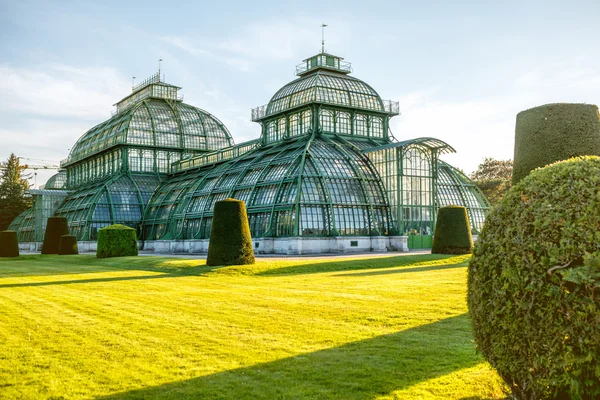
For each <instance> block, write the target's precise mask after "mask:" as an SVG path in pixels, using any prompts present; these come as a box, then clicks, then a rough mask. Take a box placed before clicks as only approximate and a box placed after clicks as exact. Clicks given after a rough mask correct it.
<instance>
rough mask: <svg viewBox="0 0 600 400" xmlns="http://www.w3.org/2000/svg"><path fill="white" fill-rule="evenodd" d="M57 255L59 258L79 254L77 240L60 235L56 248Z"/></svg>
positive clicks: (70, 236)
mask: <svg viewBox="0 0 600 400" xmlns="http://www.w3.org/2000/svg"><path fill="white" fill-rule="evenodd" d="M58 254H59V255H61V256H65V255H70V254H79V248H78V247H77V238H76V237H75V236H73V235H62V236H61V237H60V245H59V246H58Z"/></svg>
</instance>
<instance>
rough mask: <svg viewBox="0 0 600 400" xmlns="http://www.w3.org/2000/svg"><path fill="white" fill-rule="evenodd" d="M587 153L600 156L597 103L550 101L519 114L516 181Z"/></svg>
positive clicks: (514, 175)
mask: <svg viewBox="0 0 600 400" xmlns="http://www.w3.org/2000/svg"><path fill="white" fill-rule="evenodd" d="M586 155H600V114H598V107H597V106H595V105H592V104H568V103H557V104H546V105H543V106H539V107H535V108H531V109H529V110H525V111H521V112H520V113H519V114H517V123H516V127H515V154H514V165H513V175H512V179H513V183H516V182H518V181H520V180H521V179H522V178H523V177H525V176H527V175H528V174H529V172H531V171H532V170H534V169H536V168H540V167H543V166H545V165H548V164H551V163H554V162H557V161H561V160H566V159H568V158H571V157H575V156H586Z"/></svg>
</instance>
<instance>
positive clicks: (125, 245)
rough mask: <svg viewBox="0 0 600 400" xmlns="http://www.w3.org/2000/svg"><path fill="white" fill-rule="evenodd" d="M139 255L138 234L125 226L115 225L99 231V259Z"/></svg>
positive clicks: (97, 252)
mask: <svg viewBox="0 0 600 400" xmlns="http://www.w3.org/2000/svg"><path fill="white" fill-rule="evenodd" d="M137 255H138V243H137V232H136V230H135V229H133V228H130V227H128V226H125V225H121V224H115V225H110V226H107V227H104V228H102V229H100V230H99V231H98V250H97V251H96V257H97V258H108V257H127V256H137Z"/></svg>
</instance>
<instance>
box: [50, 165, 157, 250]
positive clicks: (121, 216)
mask: <svg viewBox="0 0 600 400" xmlns="http://www.w3.org/2000/svg"><path fill="white" fill-rule="evenodd" d="M159 182H160V179H159V177H158V176H156V175H141V174H131V175H127V174H118V175H115V176H113V177H112V178H109V179H105V180H101V181H97V182H95V183H93V184H91V185H87V186H85V187H82V188H80V189H78V190H75V191H73V192H71V193H70V194H69V196H68V197H67V198H66V199H65V201H64V202H63V203H62V205H61V206H60V208H59V209H58V210H57V211H56V215H57V216H61V217H66V218H67V221H69V229H70V231H71V234H72V235H75V236H77V238H78V240H96V239H97V237H98V236H97V234H98V230H99V229H100V228H103V227H105V226H107V225H111V224H123V225H127V226H130V227H132V228H135V229H137V230H138V236H139V235H140V233H141V224H142V217H143V215H144V210H145V206H146V204H147V203H148V200H149V198H150V196H151V195H152V192H154V190H155V189H156V187H157V186H158V184H159Z"/></svg>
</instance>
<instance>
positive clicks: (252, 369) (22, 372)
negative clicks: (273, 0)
mask: <svg viewBox="0 0 600 400" xmlns="http://www.w3.org/2000/svg"><path fill="white" fill-rule="evenodd" d="M467 260H468V256H454V257H448V256H435V255H408V256H386V257H381V258H370V259H347V258H342V259H329V260H326V259H310V258H308V259H304V260H302V261H275V260H273V261H270V260H267V261H259V262H257V264H256V265H254V266H243V267H227V268H212V267H207V266H206V265H205V264H204V261H202V260H186V259H177V258H166V257H130V258H119V259H101V260H98V259H96V258H95V257H94V256H89V255H80V256H22V257H20V258H18V259H0V398H2V399H12V398H14V399H29V398H32V399H33V398H35V399H38V398H53V399H58V398H65V399H71V398H103V399H122V398H125V399H134V398H135V399H146V398H159V399H182V398H200V399H203V398H205V399H221V398H222V399H259V398H260V399H303V398H309V399H404V398H444V399H461V398H463V399H464V398H499V397H501V396H502V391H501V389H502V386H501V384H500V381H499V378H498V377H497V375H496V373H495V372H493V371H492V370H491V369H490V367H489V365H488V364H486V363H485V362H484V361H483V359H482V357H481V356H479V355H478V354H476V353H475V350H474V347H473V343H472V338H471V329H470V323H469V320H468V317H467V314H466V312H467V306H466V301H465V298H466V262H467Z"/></svg>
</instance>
